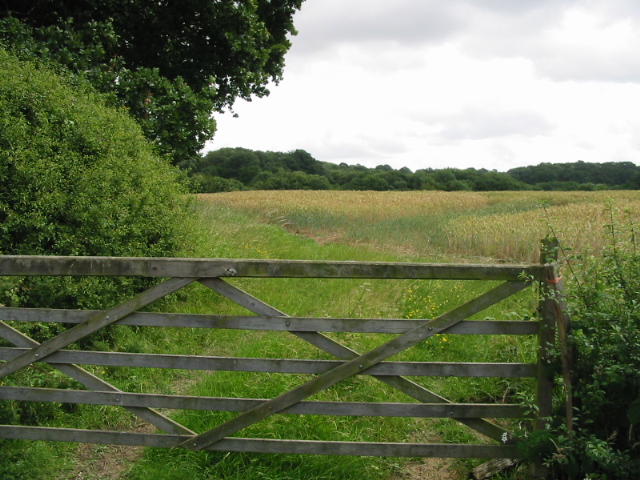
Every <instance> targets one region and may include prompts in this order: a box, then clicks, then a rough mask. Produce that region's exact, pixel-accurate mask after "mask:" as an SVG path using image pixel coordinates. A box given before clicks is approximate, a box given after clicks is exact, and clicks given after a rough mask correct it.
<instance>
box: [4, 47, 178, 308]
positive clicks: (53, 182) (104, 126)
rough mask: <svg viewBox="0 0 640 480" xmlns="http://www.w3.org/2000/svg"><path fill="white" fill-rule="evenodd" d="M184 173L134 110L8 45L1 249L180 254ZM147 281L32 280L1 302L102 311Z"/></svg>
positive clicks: (9, 292) (16, 285) (14, 251)
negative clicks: (160, 151)
mask: <svg viewBox="0 0 640 480" xmlns="http://www.w3.org/2000/svg"><path fill="white" fill-rule="evenodd" d="M179 179H180V174H179V173H178V172H177V170H176V169H175V168H174V167H171V166H170V165H169V163H168V162H167V161H166V160H165V159H164V158H162V157H160V156H158V155H157V154H156V153H155V151H154V148H153V146H152V145H150V143H149V142H148V141H147V140H146V139H145V138H144V137H143V135H142V133H141V130H140V128H139V127H138V125H137V124H136V123H135V121H133V120H132V119H131V118H130V117H129V116H128V115H127V113H126V111H124V110H116V109H114V108H110V107H108V106H106V105H105V104H104V102H103V100H102V99H101V97H100V96H99V95H98V94H96V93H94V92H92V91H91V89H90V88H89V87H86V88H83V87H82V86H81V85H79V84H78V82H77V81H75V82H74V83H73V86H72V85H71V84H70V83H67V82H66V81H65V79H64V78H63V77H61V76H60V75H58V74H56V73H54V72H53V71H52V70H50V69H49V68H46V67H44V66H42V65H37V64H35V63H32V62H24V61H20V60H18V59H17V58H15V57H14V56H12V55H11V54H9V53H7V52H6V51H4V50H0V185H1V189H0V254H4V255H17V254H28V255H104V256H169V255H172V254H175V252H176V251H177V250H178V248H179V247H180V246H181V244H182V242H183V241H184V236H185V234H184V232H185V229H184V227H185V218H186V215H185V208H186V203H185V202H186V200H185V199H184V196H183V187H182V186H181V184H180V181H179ZM138 286H139V285H136V284H135V283H134V282H132V281H128V280H123V281H119V282H116V281H115V280H109V281H104V280H100V281H98V280H96V279H84V280H73V279H70V278H67V277H58V278H46V279H39V280H37V281H36V280H28V279H24V280H22V281H20V282H17V283H14V284H13V285H12V288H10V289H7V291H5V292H4V301H1V300H0V302H1V303H5V304H7V303H10V304H14V305H21V306H48V307H65V308H69V307H70V308H74V307H88V308H98V307H104V306H105V305H109V304H111V303H113V301H115V300H117V299H118V298H121V297H123V296H126V295H129V294H130V293H131V291H132V290H134V289H136V288H137V287H138Z"/></svg>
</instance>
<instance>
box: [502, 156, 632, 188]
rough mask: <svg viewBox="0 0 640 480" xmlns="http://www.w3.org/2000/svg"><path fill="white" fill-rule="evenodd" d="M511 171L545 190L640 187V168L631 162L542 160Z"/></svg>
mask: <svg viewBox="0 0 640 480" xmlns="http://www.w3.org/2000/svg"><path fill="white" fill-rule="evenodd" d="M507 173H509V175H511V176H512V177H513V178H515V179H516V180H519V181H521V182H524V183H527V184H529V185H533V186H535V185H539V186H540V188H542V189H543V190H589V189H602V187H603V186H604V187H605V188H608V189H611V188H627V189H636V188H639V187H640V167H638V166H637V165H635V164H633V163H631V162H606V163H587V162H583V161H577V162H575V163H541V164H539V165H535V166H528V167H518V168H513V169H511V170H509V171H508V172H507Z"/></svg>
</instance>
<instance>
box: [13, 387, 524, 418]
mask: <svg viewBox="0 0 640 480" xmlns="http://www.w3.org/2000/svg"><path fill="white" fill-rule="evenodd" d="M0 399H3V400H24V401H34V402H60V403H72V404H81V403H83V404H91V405H113V406H121V407H153V408H168V409H181V410H205V411H225V412H244V411H247V410H249V409H250V408H253V407H255V406H257V405H260V404H261V403H264V402H266V401H267V399H259V398H224V397H223V398H219V397H194V396H186V395H159V394H149V393H126V392H92V391H86V390H59V389H54V388H34V387H7V386H2V387H0ZM279 413H281V414H300V415H333V416H363V417H364V416H367V417H435V418H454V417H458V418H522V417H523V416H524V415H525V414H526V408H525V407H523V406H521V405H496V404H477V403H457V404H448V405H444V404H442V403H436V404H428V403H399V402H320V401H313V402H300V403H297V404H295V405H292V406H291V407H289V408H287V409H285V410H282V411H281V412H279Z"/></svg>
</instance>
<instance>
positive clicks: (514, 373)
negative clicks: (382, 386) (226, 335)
mask: <svg viewBox="0 0 640 480" xmlns="http://www.w3.org/2000/svg"><path fill="white" fill-rule="evenodd" d="M25 351H28V349H24V348H10V347H0V360H11V359H13V358H15V357H16V356H18V355H20V354H22V353H24V352H25ZM46 362H47V363H56V364H60V363H67V364H68V363H77V364H81V365H102V366H111V367H148V368H171V369H183V370H211V371H227V372H264V373H298V374H323V373H326V372H328V371H330V370H332V369H334V368H335V367H338V366H340V365H342V364H344V362H341V361H338V360H300V359H280V358H242V357H213V356H197V355H166V354H153V353H125V352H89V351H84V350H60V351H58V352H57V353H54V354H51V355H50V356H49V357H47V359H46ZM536 373H537V368H536V365H535V364H529V363H471V362H458V363H454V362H381V363H379V364H378V365H374V366H373V367H370V368H369V369H367V371H366V373H365V372H358V373H357V375H393V376H396V375H403V376H421V377H423V376H429V377H504V378H523V377H535V376H536Z"/></svg>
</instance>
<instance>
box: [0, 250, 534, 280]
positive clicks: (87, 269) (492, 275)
mask: <svg viewBox="0 0 640 480" xmlns="http://www.w3.org/2000/svg"><path fill="white" fill-rule="evenodd" d="M542 272H543V269H542V268H541V266H540V265H522V266H520V265H517V266H513V265H472V264H429V263H396V262H348V261H347V262H344V261H342V262H332V261H307V260H237V259H192V258H190V259H187V258H124V257H117V258H116V257H54V256H37V255H33V256H19V255H4V256H0V276H11V275H19V276H22V275H73V276H77V275H83V276H85V275H92V276H107V275H121V276H140V277H189V278H193V277H198V278H207V277H209V278H210V277H282V278H301V277H308V278H386V279H392V278H396V279H420V278H423V279H451V280H505V281H518V280H521V279H522V278H523V277H522V275H523V274H525V275H527V276H531V277H532V278H534V279H540V278H542Z"/></svg>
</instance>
